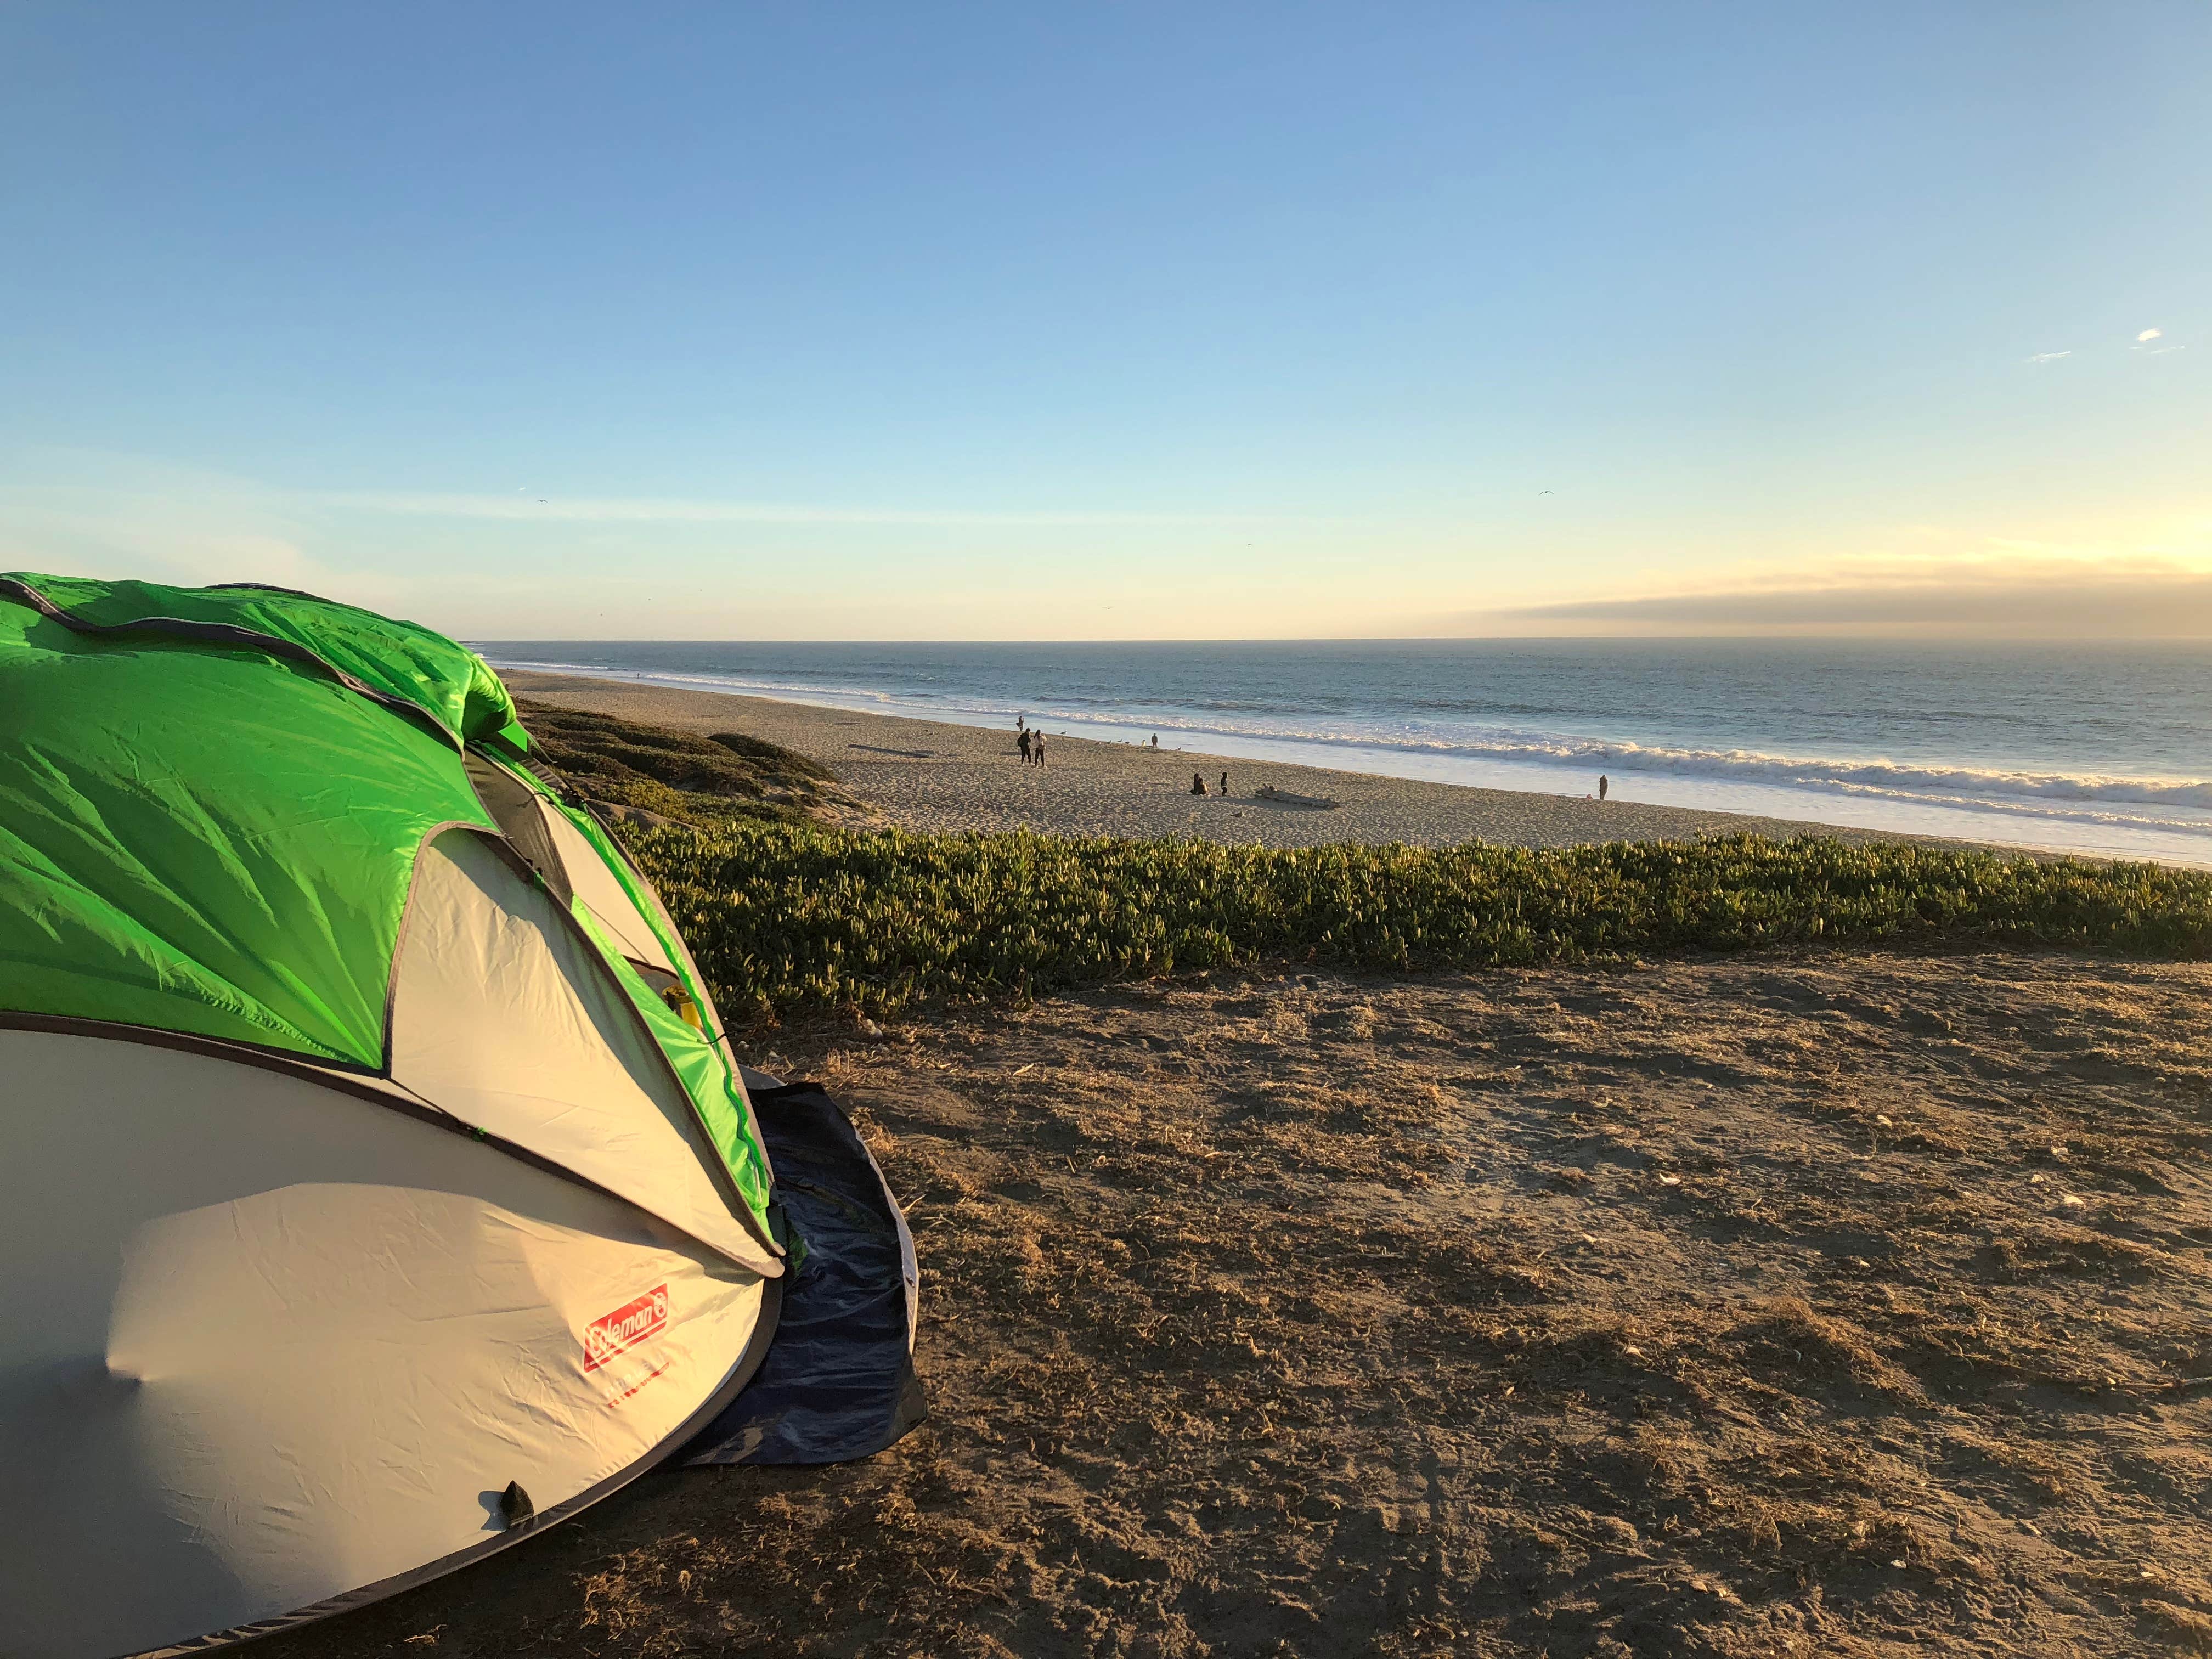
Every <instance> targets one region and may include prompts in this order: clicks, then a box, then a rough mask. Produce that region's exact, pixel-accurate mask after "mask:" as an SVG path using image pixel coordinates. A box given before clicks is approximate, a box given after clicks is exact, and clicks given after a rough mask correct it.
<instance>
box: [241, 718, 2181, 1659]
mask: <svg viewBox="0 0 2212 1659" xmlns="http://www.w3.org/2000/svg"><path fill="white" fill-rule="evenodd" d="M517 679H518V681H519V682H520V683H518V684H517V685H516V688H515V689H516V690H518V691H519V692H520V693H521V694H522V695H523V696H526V697H531V698H535V699H539V700H558V701H560V702H563V703H567V704H569V705H570V706H575V707H590V708H598V709H600V710H603V711H605V712H607V713H610V714H618V715H620V716H622V717H623V718H625V719H629V720H642V721H650V722H653V723H657V724H659V725H662V726H684V727H685V728H686V729H689V730H693V731H697V732H710V731H714V730H723V731H728V730H737V731H741V732H745V733H747V734H749V735H751V736H754V737H759V738H768V739H769V740H771V741H774V742H776V743H780V744H786V745H788V746H790V747H792V748H793V749H797V750H801V751H802V752H804V753H806V754H808V755H810V756H812V757H816V758H818V759H820V760H823V761H825V762H828V763H830V764H832V765H834V766H836V768H837V769H838V770H839V771H840V772H841V773H842V775H844V776H845V777H846V778H847V779H848V782H850V784H851V785H852V786H853V787H854V791H855V792H856V793H857V794H858V795H860V797H861V798H862V799H864V800H866V802H868V803H870V806H871V810H872V811H880V812H882V813H883V814H884V815H885V817H887V818H888V819H889V820H890V821H893V822H896V823H904V824H908V825H910V826H913V827H916V828H930V829H947V828H970V827H976V828H981V827H994V828H995V827H1003V826H1009V825H1025V826H1027V827H1030V828H1033V829H1091V830H1099V831H1112V832H1120V833H1133V832H1134V833H1154V834H1161V835H1193V834H1196V835H1206V836H1217V837H1221V838H1230V839H1237V838H1243V836H1248V835H1249V836H1254V837H1255V838H1256V837H1260V836H1269V837H1277V836H1297V837H1303V838H1305V839H1317V838H1320V836H1316V831H1315V830H1314V829H1313V828H1312V826H1314V825H1316V824H1326V825H1328V826H1329V828H1328V831H1327V832H1326V833H1327V835H1328V836H1329V837H1330V838H1336V837H1354V838H1389V839H1405V840H1431V841H1437V840H1443V839H1449V838H1453V837H1456V836H1462V835H1470V834H1476V835H1486V836H1491V837H1493V838H1497V839H1501V840H1503V839H1510V838H1516V837H1517V838H1520V839H1522V840H1523V841H1525V842H1528V844H1533V845H1545V844H1556V843H1557V842H1561V841H1565V840H1570V839H1573V838H1575V837H1576V836H1577V835H1581V836H1589V835H1591V834H1597V833H1611V834H1614V835H1622V834H1654V835H1676V836H1679V835H1685V834H1695V833H1699V831H1701V830H1705V829H1724V828H1730V827H1742V826H1741V825H1740V824H1738V823H1735V821H1733V820H1728V819H1724V818H1723V819H1717V818H1716V815H1710V814H1690V813H1679V812H1678V813H1658V812H1656V811H1653V810H1652V809H1649V808H1638V807H1636V806H1633V805H1620V806H1615V805H1612V804H1608V805H1607V806H1605V807H1603V808H1600V807H1598V806H1597V805H1595V803H1587V802H1583V801H1578V800H1561V799H1547V798H1529V797H1524V796H1518V795H1502V796H1493V794H1492V792H1486V791H1480V790H1467V789H1455V788H1449V787H1441V786H1421V785H1417V784H1404V783H1398V782H1395V781H1389V780H1382V779H1368V778H1359V777H1353V776H1350V775H1339V774H1328V773H1307V774H1304V775H1294V774H1293V773H1291V771H1290V770H1289V769H1275V770H1273V771H1272V772H1271V773H1269V774H1267V775H1266V776H1267V777H1268V778H1270V779H1271V780H1272V781H1276V782H1278V784H1279V786H1280V787H1285V788H1296V789H1299V790H1300V791H1301V792H1302V793H1303V792H1304V791H1307V790H1312V791H1314V792H1316V793H1320V792H1322V791H1326V792H1327V793H1339V794H1340V796H1341V797H1342V798H1343V799H1345V802H1346V804H1345V805H1343V806H1342V807H1340V808H1339V809H1338V810H1337V811H1331V812H1325V813H1324V812H1315V813H1310V814H1304V815H1292V814H1291V813H1288V812H1285V813H1284V814H1281V815H1280V816H1279V817H1258V816H1256V815H1255V818H1254V821H1253V822H1252V823H1251V824H1250V826H1249V828H1247V827H1246V826H1245V823H1244V821H1243V820H1240V819H1238V818H1237V817H1234V816H1233V813H1234V811H1235V809H1236V807H1237V804H1238V799H1239V798H1238V797H1236V796H1232V797H1231V798H1230V799H1228V800H1226V801H1222V802H1219V803H1190V802H1186V801H1184V800H1182V799H1178V798H1177V795H1176V787H1175V786H1176V775H1177V774H1178V773H1180V774H1182V775H1183V776H1184V777H1185V779H1186V781H1187V776H1188V771H1189V770H1191V769H1195V768H1197V767H1199V766H1201V765H1205V764H1207V763H1206V762H1205V761H1201V760H1199V759H1197V758H1195V757H1183V756H1166V755H1164V756H1155V755H1153V754H1151V753H1149V752H1146V753H1137V752H1134V751H1133V750H1127V749H1122V748H1120V747H1117V746H1115V745H1110V744H1085V743H1082V742H1079V741H1078V740H1073V739H1069V740H1066V741H1065V743H1064V746H1063V744H1062V743H1061V742H1060V740H1055V742H1054V747H1053V749H1052V751H1051V760H1052V765H1051V766H1049V767H1048V769H1046V771H1045V774H1044V775H1042V776H1039V775H1036V770H1035V769H1023V768H1021V767H1020V766H1019V765H1018V763H1017V762H1016V760H1015V757H1013V755H1012V753H1011V752H1009V744H1007V743H1006V741H1005V740H1003V739H1002V738H1000V735H999V734H995V733H987V732H976V731H975V730H973V729H972V728H967V727H959V726H937V725H933V724H931V723H928V722H922V721H915V720H878V719H873V718H869V717H866V716H861V715H858V714H848V713H842V712H839V711H825V710H822V709H817V708H805V707H803V706H799V705H793V704H786V703H778V702H763V701H757V700H737V699H729V698H726V697H722V696H715V695H714V694H703V693H683V692H676V691H669V690H655V689H651V688H640V687H633V686H605V685H594V684H588V683H579V682H576V681H574V680H568V681H559V682H556V681H552V680H549V679H538V680H530V679H527V678H524V677H520V676H518V677H517ZM1008 735H1009V736H1010V735H1011V734H1008ZM1214 770H1215V771H1217V772H1218V764H1217V765H1215V766H1214ZM1236 778H1237V772H1235V771H1232V781H1235V780H1236ZM1251 781H1252V784H1253V785H1254V786H1256V784H1257V783H1258V782H1259V781H1261V776H1259V775H1255V776H1253V777H1252V780H1251ZM1363 791H1364V793H1362V792H1363ZM1205 805H1218V806H1220V807H1225V808H1228V809H1230V811H1229V812H1228V813H1225V814H1223V815H1221V816H1218V817H1206V816H1203V815H1201V814H1200V812H1198V811H1194V806H1205ZM1759 827H1763V828H1772V827H1774V826H1771V825H1762V826H1759ZM1783 827H1784V828H1790V827H1796V826H1783ZM738 1047H739V1049H740V1052H741V1053H742V1054H743V1055H744V1058H745V1059H746V1060H748V1061H749V1062H750V1063H752V1064H754V1065H756V1066H760V1067H762V1068H763V1069H766V1070H768V1071H769V1072H772V1073H775V1074H777V1075H780V1076H782V1077H785V1078H790V1079H796V1078H808V1079H817V1080H819V1081H820V1082H822V1083H823V1084H824V1085H826V1086H827V1087H829V1089H830V1090H831V1091H833V1092H834V1093H835V1094H836V1097H837V1098H838V1099H839V1100H840V1101H842V1103H844V1104H845V1106H846V1107H847V1109H848V1111H849V1112H850V1113H851V1114H852V1115H853V1118H854V1122H855V1123H856V1124H857V1125H858V1127H860V1130H861V1132H862V1133H863V1134H864V1136H865V1137H866V1139H867V1142H868V1144H869V1146H870V1147H871V1148H872V1151H873V1152H875V1154H876V1155H877V1157H878V1158H879V1160H880V1161H881V1162H882V1164H883V1165H884V1170H885V1171H886V1173H887V1175H888V1176H889V1178H890V1182H891V1183H892V1184H893V1186H894V1188H895V1189H896V1191H897V1192H898V1193H899V1194H901V1195H902V1199H903V1200H904V1202H905V1204H906V1207H907V1215H908V1223H909V1225H910V1226H911V1227H912V1229H913V1231H914V1235H915V1244H916V1249H917V1254H918V1256H919V1260H920V1263H921V1323H920V1328H919V1335H918V1340H917V1346H916V1351H915V1352H916V1364H917V1368H918V1369H919V1370H920V1372H921V1376H922V1379H923V1382H924V1385H925V1387H926V1389H927V1392H928V1396H929V1402H930V1417H929V1419H928V1421H927V1422H926V1423H925V1424H923V1425H921V1427H920V1428H918V1429H916V1430H915V1431H914V1432H913V1433H912V1434H910V1435H909V1436H908V1437H907V1438H906V1439H904V1440H903V1441H902V1442H901V1443H898V1444H897V1445H896V1446H894V1447H893V1448H892V1449H890V1450H889V1451H887V1452H885V1453H883V1454H881V1455H878V1456H875V1457H873V1458H870V1459H867V1460H865V1461H863V1462H858V1463H852V1464H847V1465H841V1466H834V1467H826V1468H714V1469H682V1468H670V1469H667V1470H664V1471H662V1472H659V1473H658V1474H653V1475H651V1476H648V1477H647V1478H646V1479H643V1480H640V1481H638V1482H637V1483H636V1484H635V1485H634V1486H631V1487H629V1488H628V1489H626V1490H625V1491H623V1492H621V1493H619V1494H617V1496H615V1497H614V1498H611V1499H609V1500H608V1501H607V1502H605V1503H604V1504H600V1505H599V1506H597V1507H595V1508H593V1509H592V1510H589V1511H587V1512H586V1513H585V1514H584V1515H582V1516H580V1517H578V1518H576V1519H574V1520H571V1521H569V1522H565V1523H564V1524H563V1525H562V1526H561V1527H560V1528H558V1530H557V1531H556V1533H554V1534H552V1535H551V1536H550V1537H548V1538H545V1539H544V1540H540V1541H533V1542H532V1544H531V1545H529V1546H528V1547H525V1548H521V1549H519V1550H516V1551H513V1552H512V1553H506V1554H502V1555H499V1556H495V1557H494V1558H492V1559H490V1560H489V1561H487V1562H485V1563H483V1565H478V1566H476V1567H473V1568H471V1569H469V1570H467V1571H464V1572H461V1573H459V1574H457V1575H455V1576H454V1577H451V1578H448V1579H445V1580H441V1581H440V1582H437V1583H432V1584H430V1585H428V1586H426V1587H423V1588H422V1589H416V1590H413V1591H410V1592H408V1593H406V1594H404V1595H399V1596H397V1597H395V1598H393V1599H392V1600H391V1601H388V1602H385V1603H382V1604H380V1605H376V1606H373V1607H366V1608H363V1609H361V1610H360V1611H358V1612H356V1613H349V1614H347V1615H345V1616H343V1617H342V1618H340V1619H338V1620H335V1621H332V1622H331V1623H328V1624H325V1625H321V1626H315V1627H313V1628H310V1629H307V1630H303V1631H299V1632H287V1633H284V1634H280V1635H277V1636H276V1637H273V1638H270V1640H269V1641H268V1644H267V1651H268V1652H269V1654H270V1656H271V1659H282V1656H296V1659H309V1656H314V1659H368V1656H371V1655H392V1654H412V1653H416V1652H420V1651H423V1650H435V1651H436V1652H438V1653H441V1654H452V1655H456V1656H468V1659H493V1656H504V1655H507V1654H511V1653H516V1652H528V1653H532V1654H542V1655H546V1656H552V1659H570V1656H574V1659H613V1656H622V1659H660V1656H675V1655H682V1654H688V1653H700V1654H706V1653H717V1654H719V1653H730V1654H755V1653H758V1654H768V1653H779V1654H793V1655H802V1656H822V1659H866V1656H878V1655H890V1656H909V1659H922V1656H930V1659H935V1656H939V1655H969V1656H977V1659H1011V1656H1023V1659H1029V1656H1048V1659H1063V1656H1064V1659H1078V1656H1085V1659H1087V1656H1091V1655H1094V1654H1108V1655H1117V1656H1158V1659H1229V1656H1237V1659H1243V1656H1262V1655H1264V1656H1273V1659H1354V1656H1393V1659H1395V1656H1407V1659H1411V1656H1427V1655H1436V1654H1452V1655H1469V1656H1482V1659H1509V1656H1514V1659H1518V1656H1534V1655H1540V1654H1545V1655H1553V1656H1567V1655H1572V1656H1577V1659H1739V1656H1741V1659H1750V1656H1753V1655H1757V1656H1776V1655H1781V1656H1789V1655H1797V1656H1808V1659H1809V1656H1814V1655H1828V1654H1835V1655H1842V1656H1894V1659H1906V1656H1919V1655H1923V1654H1925V1653H1927V1652H1929V1651H1930V1650H1935V1649H1937V1648H1942V1647H1948V1648H1954V1649H1956V1650H1959V1651H1960V1652H1964V1653H1971V1654H1988V1655H1992V1656H1994V1655H1998V1654H2005V1655H2010V1654H2049V1655H2053V1656H2056V1655H2060V1654H2081V1655H2090V1654H2094V1655H2110V1656H2128V1659H2136V1656H2142V1659H2149V1656H2155V1655H2166V1654H2170V1653H2172V1652H2175V1651H2187V1650H2199V1651H2201V1650H2207V1649H2208V1648H2212V1576H2208V1575H2207V1573H2206V1571H2205V1568H2204V1563H2205V1562H2206V1561H2208V1560H2212V1522H2208V1520H2207V1516H2208V1514H2212V1510H2208V1508H2207V1503H2206V1500H2207V1498H2208V1497H2212V1456H2208V1455H2206V1454H2205V1452H2204V1451H2203V1446H2204V1444H2205V1443H2206V1442H2207V1437H2208V1436H2212V1323H2208V1322H2207V1319H2206V1316H2205V1309H2206V1306H2207V1305H2208V1304H2207V1295H2208V1285H2212V1261H2208V1257H2212V1182H2208V1180H2207V1178H2206V1176H2205V1174H2204V1170H2203V1151H2204V1147H2205V1139H2206V1136H2205V1127H2204V1110H2203V1102H2204V1100H2205V1098H2206V1095H2207V1091H2208V1090H2212V1065H2208V1062H2207V1060H2206V1058H2205V1056H2206V1054H2208V1052H2212V969H2208V968H2207V967H2206V966H2205V965H2204V964H2203V963H2146V962H2130V961H2125V960H2119V959H2116V958H2113V957H2106V956H2099V955H2093V954H2087V953H2082V952H2069V951H2022V950H2003V949H1989V948H1979V947H1977V948H1958V949H1949V950H1946V949H1940V948H1922V949H1903V948H1899V949H1892V950H1865V949H1832V950H1826V951H1821V950H1806V949H1802V948H1798V949H1792V950H1777V951H1751V952H1746V953H1741V954H1734V955H1729V956H1725V957H1711V956H1697V955H1691V956H1687V957H1680V956H1678V957H1674V958H1671V959H1667V960H1661V961H1656V962H1654V961H1644V960H1642V959H1635V958H1631V959H1624V960H1617V961H1612V962H1607V963H1595V964H1589V965H1577V966H1565V967H1557V968H1551V969H1500V970H1497V971H1492V972H1486V973H1479V974H1434V975H1413V976H1408V975H1395V976H1381V975H1357V974H1345V973H1336V972H1316V971H1310V970H1309V969H1306V968H1304V966H1302V965H1301V964H1298V963H1277V964H1272V965H1270V964H1262V965H1261V966H1257V967H1253V968H1248V969H1237V970H1225V971H1217V972H1212V973H1200V974H1188V973H1187V974H1182V975H1175V976H1168V977H1160V978H1155V979H1152V980H1149V981H1142V982H1137V983H1130V984H1122V985H1115V986H1109V987H1101V988H1097V989H1091V990H1086V991H1080V992H1074V993H1071V994H1062V995H1054V996H1044V997H1039V998H1036V999H1030V998H1021V997H1015V998H1002V999H1000V1000H995V1001H991V1002H984V1003H976V1002H969V1003H965V1004H959V1005H954V1006H925V1007H922V1008H920V1009H917V1010H914V1011H910V1012H908V1014H906V1015H905V1016H903V1017H896V1018H890V1019H887V1020H885V1021H884V1022H882V1023H880V1024H878V1023H876V1022H872V1021H864V1020H860V1019H859V1018H855V1017H854V1016H853V1015H851V1014H849V1013H848V1014H844V1015H836V1014H823V1013H817V1014H813V1015H809V1016H806V1017H804V1018H793V1019H791V1020H790V1021H788V1022H787V1023H784V1024H777V1023H775V1022H774V1021H772V1020H770V1021H768V1022H766V1023H759V1024H754V1025H752V1026H751V1027H750V1029H748V1030H744V1032H742V1033H741V1034H739V1036H738Z"/></svg>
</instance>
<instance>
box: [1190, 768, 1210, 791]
mask: <svg viewBox="0 0 2212 1659" xmlns="http://www.w3.org/2000/svg"><path fill="white" fill-rule="evenodd" d="M1190 793H1192V794H1194V795H1202V794H1204V793H1206V775H1205V774H1204V773H1202V772H1194V773H1192V774H1191V775H1190Z"/></svg>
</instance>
